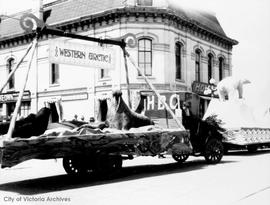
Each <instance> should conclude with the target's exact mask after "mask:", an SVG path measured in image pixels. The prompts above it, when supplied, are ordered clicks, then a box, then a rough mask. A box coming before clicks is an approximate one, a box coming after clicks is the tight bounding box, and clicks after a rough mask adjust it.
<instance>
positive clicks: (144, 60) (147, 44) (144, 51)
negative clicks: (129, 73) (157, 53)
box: [138, 38, 152, 76]
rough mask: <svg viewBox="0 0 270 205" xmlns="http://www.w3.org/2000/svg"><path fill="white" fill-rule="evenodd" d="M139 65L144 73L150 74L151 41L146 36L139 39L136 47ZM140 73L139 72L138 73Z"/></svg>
mask: <svg viewBox="0 0 270 205" xmlns="http://www.w3.org/2000/svg"><path fill="white" fill-rule="evenodd" d="M138 61H139V63H138V64H139V67H140V68H141V69H142V70H143V72H144V75H146V76H151V75H152V41H151V40H150V39H148V38H142V39H140V40H139V48H138ZM139 75H140V74H139Z"/></svg>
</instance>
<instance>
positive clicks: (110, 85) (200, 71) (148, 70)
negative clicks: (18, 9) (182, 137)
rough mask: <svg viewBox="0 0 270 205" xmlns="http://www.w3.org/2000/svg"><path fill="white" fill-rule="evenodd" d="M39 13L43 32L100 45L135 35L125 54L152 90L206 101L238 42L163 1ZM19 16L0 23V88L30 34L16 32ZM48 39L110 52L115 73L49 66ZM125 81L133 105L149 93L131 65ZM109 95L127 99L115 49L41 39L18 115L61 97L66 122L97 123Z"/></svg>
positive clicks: (8, 106) (2, 99)
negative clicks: (53, 31)
mask: <svg viewBox="0 0 270 205" xmlns="http://www.w3.org/2000/svg"><path fill="white" fill-rule="evenodd" d="M43 10H44V11H45V12H46V11H49V10H50V16H49V17H48V19H47V22H46V23H47V24H48V25H49V26H51V27H53V28H58V29H61V30H63V31H66V32H71V33H76V34H80V35H85V36H91V37H96V38H102V39H105V38H109V39H116V38H119V37H121V36H124V35H125V34H128V33H131V34H134V35H135V36H136V40H137V46H136V47H135V48H129V47H127V51H128V52H129V53H130V55H131V57H132V58H133V59H134V60H135V61H136V62H137V63H138V65H139V66H140V68H142V70H143V72H144V75H146V76H147V77H148V78H149V79H150V81H151V82H152V83H153V84H154V86H155V87H156V88H157V89H158V90H170V91H179V90H183V91H185V90H186V91H194V92H197V93H198V94H199V95H204V94H203V92H202V90H203V89H204V88H205V86H207V85H208V83H209V80H210V79H211V78H213V79H215V80H216V82H218V81H220V80H221V79H223V78H224V77H226V76H230V75H231V74H232V48H233V46H234V45H236V44H237V43H238V42H237V41H236V40H233V39H231V38H229V37H227V36H226V34H225V32H224V31H223V29H222V27H221V26H220V24H219V22H218V20H217V18H216V16H215V15H214V14H212V13H209V12H205V11H197V10H191V9H185V8H182V7H180V6H176V5H173V4H171V3H170V1H166V0H126V1H123V0H114V1H110V0H105V1H95V0H93V1H88V0H82V1H80V2H79V3H78V2H77V1H75V0H58V1H56V2H53V3H50V4H47V5H44V6H43ZM27 12H29V11H27ZM22 15H23V13H19V14H15V15H13V16H11V17H4V16H2V18H1V23H0V82H1V85H2V84H3V82H4V81H5V79H6V78H7V76H8V74H9V72H11V70H12V69H13V68H14V67H15V66H16V64H17V63H18V61H19V60H20V58H21V57H22V56H23V54H24V52H25V50H26V48H27V46H28V44H29V43H30V42H31V40H32V37H31V34H27V33H25V32H24V31H23V30H22V28H21V27H20V24H19V21H18V19H20V17H21V16H22ZM52 39H57V40H59V41H63V42H72V43H79V44H84V45H91V46H96V47H101V48H106V47H109V48H111V49H113V50H114V52H115V67H114V68H113V69H110V70H106V69H99V68H93V67H91V66H89V67H81V66H76V65H67V64H55V63H52V62H50V60H49V57H48V56H49V42H50V40H52ZM28 59H29V57H28V58H26V59H25V60H24V62H23V63H22V65H21V67H20V68H19V69H18V71H17V72H16V73H15V75H14V76H13V77H12V78H11V80H10V81H9V83H8V85H7V87H6V88H5V89H4V91H3V92H2V93H1V95H0V115H1V116H2V118H7V117H8V116H10V115H11V114H12V112H13V110H14V107H15V102H16V100H17V98H18V92H19V90H20V88H21V87H22V85H23V79H24V77H23V76H24V75H25V74H24V73H25V71H26V67H27V62H28ZM128 74H129V75H128V76H129V82H130V84H129V87H130V90H131V100H132V102H135V101H136V99H137V97H138V91H140V90H147V89H149V87H148V85H147V84H146V83H145V81H144V79H143V77H142V76H141V75H140V74H139V73H138V71H137V70H136V69H135V68H134V67H133V66H132V65H131V64H130V62H128ZM114 89H121V90H122V91H123V93H124V98H125V99H127V80H126V70H125V61H124V58H123V52H122V49H121V48H120V47H118V46H113V45H105V44H103V45H101V44H99V43H95V42H89V41H82V40H77V39H70V38H65V37H56V36H52V35H45V34H44V35H42V36H41V37H40V39H39V42H38V49H37V52H36V53H35V56H34V60H33V62H32V65H31V71H30V75H29V79H28V82H27V86H26V91H25V94H24V97H23V102H22V107H21V111H20V115H21V116H26V115H28V114H29V113H30V112H37V110H39V109H40V108H41V107H42V106H43V105H44V102H46V101H49V100H51V99H53V98H61V100H62V106H63V110H64V118H65V119H71V118H73V116H74V115H75V114H77V115H78V116H79V117H80V116H84V117H85V119H89V118H90V117H91V116H95V117H97V112H98V109H99V107H100V106H101V105H102V99H105V98H107V97H108V96H109V95H110V93H111V91H112V90H114ZM204 97H205V96H204ZM133 106H134V104H133ZM203 106H204V105H203Z"/></svg>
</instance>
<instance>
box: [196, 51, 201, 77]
mask: <svg viewBox="0 0 270 205" xmlns="http://www.w3.org/2000/svg"><path fill="white" fill-rule="evenodd" d="M200 73H201V51H200V50H199V49H197V50H196V51H195V81H198V82H200V80H201V78H200Z"/></svg>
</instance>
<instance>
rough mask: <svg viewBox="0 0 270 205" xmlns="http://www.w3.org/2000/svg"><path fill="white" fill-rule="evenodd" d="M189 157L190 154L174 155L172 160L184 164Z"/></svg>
mask: <svg viewBox="0 0 270 205" xmlns="http://www.w3.org/2000/svg"><path fill="white" fill-rule="evenodd" d="M188 157H189V155H188V154H172V158H173V159H174V160H175V161H177V162H178V163H183V162H184V161H186V160H187V158H188Z"/></svg>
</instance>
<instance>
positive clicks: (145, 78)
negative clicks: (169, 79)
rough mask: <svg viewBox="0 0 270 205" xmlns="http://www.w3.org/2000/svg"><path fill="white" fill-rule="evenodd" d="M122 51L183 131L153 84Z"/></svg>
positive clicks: (127, 54)
mask: <svg viewBox="0 0 270 205" xmlns="http://www.w3.org/2000/svg"><path fill="white" fill-rule="evenodd" d="M123 50H124V52H125V53H126V56H127V57H128V59H129V60H130V62H131V63H132V64H133V66H134V67H135V68H136V69H137V70H138V71H139V72H140V74H141V76H142V77H143V78H144V80H145V81H146V83H147V84H148V85H149V86H150V88H151V89H152V90H153V92H154V93H155V95H156V96H157V98H158V100H159V101H160V102H161V103H162V104H163V105H164V107H165V108H166V110H167V111H168V112H169V113H170V114H171V116H172V117H173V119H174V120H175V122H176V123H177V125H178V126H179V128H181V129H183V130H185V128H184V126H183V125H182V123H181V122H180V121H179V120H178V119H177V117H176V116H175V114H174V113H173V111H172V110H171V108H170V107H169V105H168V104H167V103H166V102H165V101H164V100H163V99H162V98H161V96H160V94H159V93H158V91H157V90H156V89H155V87H154V86H153V84H152V83H151V82H150V81H149V80H148V78H147V77H146V76H145V75H144V73H143V72H142V70H141V68H140V67H138V66H137V65H136V63H135V61H134V60H133V59H132V58H131V57H130V55H129V53H128V52H127V51H126V50H125V49H123Z"/></svg>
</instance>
